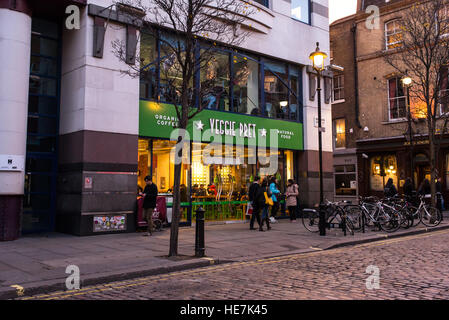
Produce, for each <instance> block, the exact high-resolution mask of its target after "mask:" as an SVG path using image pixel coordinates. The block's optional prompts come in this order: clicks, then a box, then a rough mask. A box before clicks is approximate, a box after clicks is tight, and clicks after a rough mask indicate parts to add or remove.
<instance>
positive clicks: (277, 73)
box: [264, 61, 290, 119]
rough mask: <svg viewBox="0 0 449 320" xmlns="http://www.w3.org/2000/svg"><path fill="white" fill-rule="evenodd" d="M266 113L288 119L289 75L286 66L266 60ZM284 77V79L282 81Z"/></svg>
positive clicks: (271, 116) (270, 116)
mask: <svg viewBox="0 0 449 320" xmlns="http://www.w3.org/2000/svg"><path fill="white" fill-rule="evenodd" d="M264 68H265V71H264V72H265V79H264V91H265V115H266V116H267V117H269V118H275V119H288V118H289V109H290V108H289V103H288V94H289V91H288V88H287V87H286V85H285V84H288V76H287V70H286V66H285V65H284V64H282V63H277V62H268V61H266V62H264ZM281 79H282V81H281Z"/></svg>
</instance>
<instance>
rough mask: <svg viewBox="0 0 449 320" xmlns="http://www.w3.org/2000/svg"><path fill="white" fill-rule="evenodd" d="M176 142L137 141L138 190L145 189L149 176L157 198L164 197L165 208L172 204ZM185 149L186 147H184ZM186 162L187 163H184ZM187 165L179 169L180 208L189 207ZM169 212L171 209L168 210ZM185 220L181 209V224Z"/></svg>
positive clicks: (185, 211)
mask: <svg viewBox="0 0 449 320" xmlns="http://www.w3.org/2000/svg"><path fill="white" fill-rule="evenodd" d="M175 145H176V142H174V141H169V140H156V139H154V140H151V139H139V152H138V158H139V159H138V190H143V189H144V188H145V181H144V179H145V177H146V176H148V175H149V176H151V177H152V181H153V182H154V183H155V184H156V185H157V188H158V191H159V196H161V197H166V199H167V200H166V201H167V206H168V207H170V206H171V203H172V202H173V184H174V170H175V166H174V161H173V160H174V158H173V154H174V153H173V150H174V149H173V148H174V146H175ZM186 147H187V146H186ZM186 162H188V161H186ZM189 171H190V168H189V164H188V163H185V164H183V165H182V169H181V182H180V194H181V206H182V207H186V206H189V201H190V197H189V183H188V181H189ZM168 210H169V211H170V212H171V209H168ZM186 220H187V210H184V209H183V212H182V215H181V222H183V221H186Z"/></svg>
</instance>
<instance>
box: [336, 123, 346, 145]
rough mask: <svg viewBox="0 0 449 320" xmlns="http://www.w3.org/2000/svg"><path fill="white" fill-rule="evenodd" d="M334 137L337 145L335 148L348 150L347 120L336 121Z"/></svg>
mask: <svg viewBox="0 0 449 320" xmlns="http://www.w3.org/2000/svg"><path fill="white" fill-rule="evenodd" d="M334 136H335V143H334V147H335V148H336V149H338V148H346V123H345V119H336V120H334Z"/></svg>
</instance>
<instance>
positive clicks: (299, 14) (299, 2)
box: [291, 0, 309, 23]
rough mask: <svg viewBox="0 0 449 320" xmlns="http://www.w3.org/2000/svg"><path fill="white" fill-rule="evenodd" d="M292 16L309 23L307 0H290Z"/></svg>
mask: <svg viewBox="0 0 449 320" xmlns="http://www.w3.org/2000/svg"><path fill="white" fill-rule="evenodd" d="M291 14H292V18H294V19H296V20H299V21H302V22H304V23H309V0H292V6H291Z"/></svg>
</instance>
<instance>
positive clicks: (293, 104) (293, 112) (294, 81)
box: [289, 67, 300, 120]
mask: <svg viewBox="0 0 449 320" xmlns="http://www.w3.org/2000/svg"><path fill="white" fill-rule="evenodd" d="M289 72H290V89H291V90H292V91H293V92H294V94H293V93H291V92H290V105H289V111H290V112H289V116H290V120H297V119H298V110H299V108H298V99H297V97H298V84H299V75H300V69H299V68H297V67H290V71H289ZM295 95H296V96H295Z"/></svg>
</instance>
